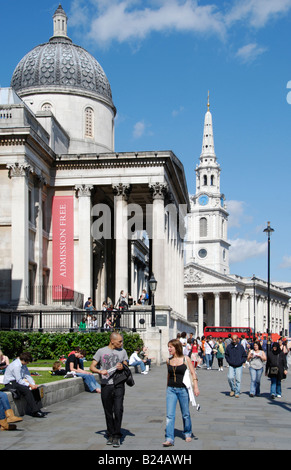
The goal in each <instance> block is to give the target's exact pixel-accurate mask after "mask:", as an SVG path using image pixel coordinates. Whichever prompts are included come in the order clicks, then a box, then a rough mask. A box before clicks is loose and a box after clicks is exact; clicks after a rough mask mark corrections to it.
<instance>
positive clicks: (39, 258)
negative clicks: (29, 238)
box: [35, 175, 47, 302]
mask: <svg viewBox="0 0 291 470" xmlns="http://www.w3.org/2000/svg"><path fill="white" fill-rule="evenodd" d="M46 184H47V182H46V180H45V178H44V177H43V176H42V175H38V183H37V189H38V197H37V207H36V210H37V213H36V218H35V226H36V236H35V262H36V264H37V272H36V285H37V286H38V293H39V296H38V300H39V302H40V301H41V302H43V300H44V299H43V298H42V292H43V289H44V286H43V283H44V281H43V220H44V217H45V214H43V188H44V186H45V185H46Z"/></svg>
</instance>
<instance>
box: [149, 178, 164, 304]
mask: <svg viewBox="0 0 291 470" xmlns="http://www.w3.org/2000/svg"><path fill="white" fill-rule="evenodd" d="M167 189H168V186H167V185H166V184H164V183H155V184H151V185H150V191H151V193H152V196H153V207H152V233H151V238H152V272H153V273H154V276H155V278H156V280H157V281H158V284H157V290H156V293H155V303H156V304H157V305H168V304H169V301H168V299H167V295H166V292H167V286H166V276H165V242H166V235H165V207H164V199H165V195H166V193H167ZM149 274H150V276H151V273H149Z"/></svg>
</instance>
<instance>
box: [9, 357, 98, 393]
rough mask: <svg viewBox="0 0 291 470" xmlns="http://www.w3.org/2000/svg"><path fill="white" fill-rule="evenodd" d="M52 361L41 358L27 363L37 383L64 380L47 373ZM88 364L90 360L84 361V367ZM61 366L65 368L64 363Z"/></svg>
mask: <svg viewBox="0 0 291 470" xmlns="http://www.w3.org/2000/svg"><path fill="white" fill-rule="evenodd" d="M53 363H54V360H51V359H43V360H40V361H35V362H32V363H30V364H28V369H29V371H30V373H31V374H32V378H33V380H34V381H35V383H36V384H37V385H41V384H46V383H49V382H56V381H57V380H66V379H64V377H63V376H61V375H51V374H50V373H49V371H50V370H52V365H53ZM90 365H91V361H85V362H84V367H90ZM38 367H48V368H49V369H48V370H35V368H38ZM63 368H65V365H64V367H63ZM33 372H36V373H37V374H39V375H33ZM3 387H4V385H3V384H0V390H1V388H3Z"/></svg>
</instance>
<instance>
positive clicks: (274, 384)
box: [271, 377, 282, 396]
mask: <svg viewBox="0 0 291 470" xmlns="http://www.w3.org/2000/svg"><path fill="white" fill-rule="evenodd" d="M271 395H275V396H276V395H282V387H281V379H278V377H271Z"/></svg>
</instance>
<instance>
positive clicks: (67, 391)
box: [5, 366, 135, 416]
mask: <svg viewBox="0 0 291 470" xmlns="http://www.w3.org/2000/svg"><path fill="white" fill-rule="evenodd" d="M130 369H131V372H132V373H133V372H134V370H135V369H134V367H132V366H130ZM93 375H94V376H95V378H96V380H97V382H98V383H99V375H98V374H93ZM39 390H40V395H41V402H42V408H44V407H46V406H50V405H53V404H54V403H58V402H61V401H64V400H67V399H69V398H72V397H73V396H75V395H78V394H79V393H82V392H85V391H86V388H85V383H84V380H83V379H82V377H73V378H72V379H65V378H64V379H63V380H58V381H57V382H50V383H46V384H42V385H39ZM5 393H6V394H7V397H8V400H9V403H10V406H11V409H12V410H13V411H14V413H15V415H16V416H24V415H25V414H26V413H27V412H28V411H29V410H28V409H27V405H26V401H25V399H24V398H20V399H16V400H15V399H14V398H13V396H12V393H11V392H5ZM88 393H90V392H88Z"/></svg>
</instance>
